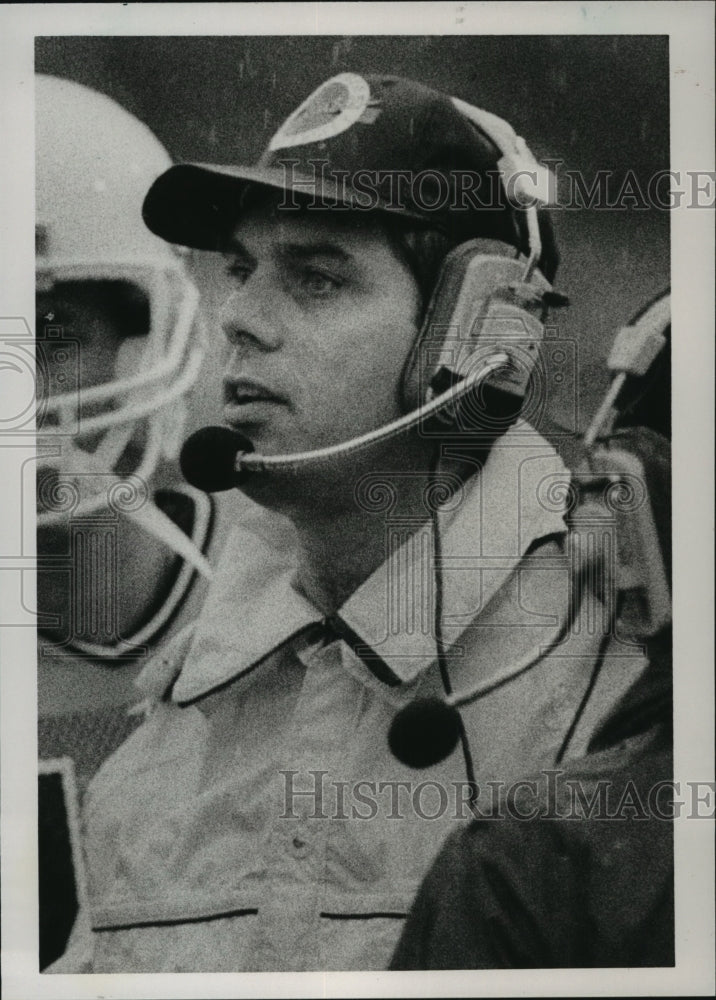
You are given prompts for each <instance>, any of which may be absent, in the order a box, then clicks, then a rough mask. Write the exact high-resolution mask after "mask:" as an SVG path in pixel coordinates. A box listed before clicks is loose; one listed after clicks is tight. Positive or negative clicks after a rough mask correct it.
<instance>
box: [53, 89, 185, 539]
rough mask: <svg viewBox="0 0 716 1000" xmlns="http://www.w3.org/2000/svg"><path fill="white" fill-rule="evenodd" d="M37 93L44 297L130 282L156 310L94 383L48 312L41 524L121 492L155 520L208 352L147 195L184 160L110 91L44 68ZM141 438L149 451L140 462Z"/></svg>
mask: <svg viewBox="0 0 716 1000" xmlns="http://www.w3.org/2000/svg"><path fill="white" fill-rule="evenodd" d="M35 96H36V140H37V145H36V150H37V153H36V161H37V162H36V189H37V190H36V220H37V228H36V253H37V258H36V260H37V283H38V293H40V294H42V293H52V291H53V289H57V288H58V287H59V288H61V287H62V284H63V283H65V282H72V283H77V282H80V283H84V282H88V283H89V282H97V281H111V282H123V283H129V285H130V286H134V287H135V288H136V289H138V290H139V292H140V294H141V295H143V296H144V300H143V301H146V304H147V305H148V315H149V321H148V328H147V329H144V330H141V331H138V333H139V334H141V335H136V336H127V337H126V338H125V339H123V340H122V341H121V346H119V347H118V349H117V350H116V351H114V352H113V354H112V356H111V357H108V358H107V362H106V370H104V368H103V364H102V363H100V366H99V378H98V377H97V373H96V372H95V377H94V378H93V379H92V380H91V384H90V385H89V386H87V385H85V386H84V387H83V385H82V384H81V377H80V375H79V371H80V368H79V364H78V346H77V343H74V344H72V343H68V342H66V338H65V339H63V330H62V328H61V326H59V325H56V326H53V319H54V318H55V317H54V316H53V313H52V311H48V313H47V315H45V316H42V317H41V319H39V320H38V324H37V325H38V328H37V330H36V340H37V345H38V350H37V386H38V391H37V397H38V434H39V435H40V437H39V440H38V465H39V469H40V473H39V476H38V526H40V527H41V526H43V525H44V524H50V523H54V522H56V521H57V520H59V519H62V518H66V517H67V516H68V515H69V514H71V515H72V516H78V515H79V516H81V515H85V514H87V513H91V512H92V511H94V510H97V509H99V508H101V507H104V506H112V505H115V504H116V503H117V501H119V508H118V509H123V510H125V511H126V512H129V513H135V514H136V515H137V519H138V520H140V519H143V520H144V521H145V522H148V519H149V520H151V518H152V517H154V515H153V514H152V515H148V514H147V510H146V508H148V507H150V508H151V507H153V504H152V503H151V499H150V498H148V497H147V492H148V491H147V490H146V483H147V481H148V480H149V478H150V477H151V475H152V473H153V472H154V469H155V468H156V466H157V463H158V462H159V461H160V459H161V458H162V457H165V456H166V457H174V456H175V455H176V453H177V451H178V447H179V444H180V441H181V435H182V424H183V419H182V418H183V415H184V412H185V409H186V405H185V401H184V397H185V395H186V393H187V392H188V390H189V389H190V387H191V386H192V384H193V383H194V381H195V380H196V378H197V375H198V374H199V370H200V367H201V362H202V358H203V352H204V344H203V340H204V338H203V336H202V331H201V324H200V319H199V315H198V313H197V305H198V298H199V296H198V292H197V289H196V288H195V286H194V285H193V283H192V282H191V281H190V280H189V278H188V276H187V273H186V270H185V266H184V263H183V261H182V258H181V256H180V253H181V252H180V251H178V250H174V249H173V248H172V247H170V246H169V245H168V244H167V243H166V242H164V241H163V240H161V239H158V238H157V237H156V236H154V235H152V233H150V232H149V230H148V229H147V228H146V227H145V225H144V223H143V221H142V202H143V200H144V196H145V194H146V192H147V191H148V189H149V187H150V185H151V184H152V182H153V181H154V180H155V179H156V177H157V176H159V174H161V173H163V172H164V171H165V170H166V169H167V168H168V167H169V166H170V165H171V160H170V158H169V155H168V154H167V152H166V150H165V149H164V147H163V146H162V145H161V143H160V142H159V141H158V140H157V139H156V137H155V136H154V135H153V133H152V132H150V130H149V129H148V128H147V127H146V126H145V125H143V124H142V123H141V122H140V121H138V120H137V119H136V118H135V117H133V116H132V115H131V114H129V112H127V111H125V110H124V109H123V108H122V107H120V106H119V105H118V104H117V103H115V101H113V100H111V99H110V98H108V97H106V96H104V95H103V94H99V93H97V92H95V91H93V90H90V89H89V88H87V87H84V86H81V85H80V84H78V83H74V82H70V81H69V80H62V79H59V78H56V77H52V76H42V75H37V76H36V78H35ZM75 287H76V286H75ZM95 287H99V286H95ZM63 364H64V365H65V366H66V367H67V371H66V372H64V373H63V372H62V365H63ZM65 387H67V388H65ZM131 441H134V443H135V446H136V442H137V441H139V442H140V447H139V448H137V447H135V448H134V449H133V456H134V457H133V458H132V459H131V461H130V460H129V459H128V456H127V446H128V444H129V443H130V442H131ZM137 455H138V456H139V457H137ZM120 470H121V471H120ZM43 472H44V473H46V474H45V475H44V476H43ZM47 473H49V474H47ZM135 494H136V496H135ZM148 499H149V503H148V504H147V500H148ZM142 507H144V508H145V512H144V514H141V515H140V513H139V508H142ZM154 520H155V521H156V518H154ZM148 530H151V528H149V527H148Z"/></svg>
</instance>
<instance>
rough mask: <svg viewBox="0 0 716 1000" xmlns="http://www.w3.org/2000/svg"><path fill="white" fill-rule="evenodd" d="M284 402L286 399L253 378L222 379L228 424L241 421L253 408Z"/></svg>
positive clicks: (225, 414)
mask: <svg viewBox="0 0 716 1000" xmlns="http://www.w3.org/2000/svg"><path fill="white" fill-rule="evenodd" d="M270 404H274V405H277V404H283V405H285V404H286V399H285V398H284V397H283V396H280V395H279V394H278V393H276V392H273V391H272V390H271V389H269V388H268V386H265V385H263V384H262V383H261V382H255V381H253V379H243V378H242V379H225V380H224V417H225V419H226V421H227V423H229V424H233V423H236V422H243V421H245V420H246V419H247V417H249V415H250V413H251V411H252V410H254V409H258V408H260V407H261V408H263V407H265V406H267V405H270Z"/></svg>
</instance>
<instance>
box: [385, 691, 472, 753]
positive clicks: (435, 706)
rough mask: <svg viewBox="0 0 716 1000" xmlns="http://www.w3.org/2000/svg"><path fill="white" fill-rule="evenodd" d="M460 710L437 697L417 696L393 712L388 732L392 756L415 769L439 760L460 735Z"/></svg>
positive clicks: (454, 745)
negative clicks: (417, 697)
mask: <svg viewBox="0 0 716 1000" xmlns="http://www.w3.org/2000/svg"><path fill="white" fill-rule="evenodd" d="M460 725H461V724H460V713H459V712H458V710H457V709H456V708H454V707H453V706H452V705H448V704H447V703H446V702H444V701H442V700H441V699H440V698H419V699H417V700H416V701H414V702H411V703H410V704H409V705H406V707H405V708H403V709H401V710H400V712H398V714H397V715H396V716H395V718H394V719H393V722H392V724H391V727H390V731H389V733H388V745H389V746H390V749H391V752H392V754H393V756H394V757H397V759H398V760H399V761H400V762H401V763H403V764H407V766H408V767H414V768H416V769H418V768H423V767H430V766H431V765H433V764H439V763H440V761H441V760H445V758H446V757H449V756H450V754H451V753H452V752H453V750H454V749H455V747H456V746H457V744H458V741H459V739H460Z"/></svg>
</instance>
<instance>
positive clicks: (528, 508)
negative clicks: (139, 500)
mask: <svg viewBox="0 0 716 1000" xmlns="http://www.w3.org/2000/svg"><path fill="white" fill-rule="evenodd" d="M568 482H569V473H568V471H567V469H566V467H565V466H564V463H563V462H562V460H561V459H560V458H559V456H558V455H557V453H556V451H555V449H554V448H553V447H552V446H551V445H550V444H548V442H547V441H545V440H544V438H542V437H541V436H540V435H539V434H538V433H537V431H535V430H534V429H533V428H532V427H530V426H529V425H528V424H526V423H523V422H518V423H517V424H516V425H515V426H513V427H511V428H510V429H509V430H508V431H507V432H506V433H505V434H504V435H503V436H502V438H500V440H499V441H498V442H497V443H496V444H495V445H494V446H493V447H492V449H491V451H490V454H489V456H488V459H487V461H486V462H485V465H484V468H483V469H482V471H481V472H480V474H479V475H476V476H473V477H472V478H471V479H470V480H468V482H467V483H466V484H465V486H464V488H463V490H462V492H461V493H458V494H456V495H455V497H453V498H452V500H450V501H449V502H448V503H447V504H445V505H444V507H443V508H441V509H440V513H439V515H438V516H439V523H440V540H441V550H442V559H441V566H442V581H443V584H442V589H443V619H442V620H443V634H444V639H445V642H446V643H447V645H448V646H449V645H452V644H453V643H455V642H456V641H457V639H458V638H459V636H460V635H461V634H462V632H463V631H464V629H465V628H466V627H467V626H468V625H469V624H470V622H471V621H473V620H474V618H475V617H476V615H477V614H478V613H479V611H480V609H481V608H483V607H484V606H485V605H486V604H487V602H488V601H489V600H490V598H491V597H492V596H493V595H494V594H495V593H496V592H497V591H498V590H499V588H500V587H501V586H502V584H503V583H504V582H505V581H506V580H507V578H508V577H509V576H510V575H511V573H512V572H513V570H514V569H515V567H516V565H517V564H518V563H519V561H520V559H521V558H522V556H523V555H524V554H525V552H526V551H527V550H528V548H529V547H530V546H531V545H533V544H534V543H535V541H537V540H539V539H540V538H543V537H545V536H546V535H553V534H555V533H563V532H564V531H565V530H566V527H565V522H564V514H565V510H566V505H565V504H566V495H567V490H566V489H565V488H556V487H564V486H566V484H567V483H568ZM432 530H433V527H432V524H431V522H430V521H427V522H426V523H425V524H424V525H423V526H422V527H420V528H419V529H418V530H417V531H415V528H414V526H412V527H411V526H410V525H406V524H405V523H401V522H399V521H397V520H396V522H395V523H394V524H393V523H391V521H390V518H389V517H386V545H387V550H386V551H388V552H389V555H388V558H387V559H386V560H385V562H384V563H383V564H382V565H381V566H379V567H378V569H377V570H376V571H375V572H374V573H373V574H372V575H371V576H370V577H369V578H368V579H367V580H366V581H365V582H364V583H363V584H362V585H361V586H360V587H359V588H358V589H357V590H356V591H355V593H354V594H353V595H352V596H351V597H350V598H349V599H348V600H347V601H346V602H345V604H344V605H343V607H342V608H341V609H340V610H339V612H338V614H337V615H336V616H334V617H333V619H331V620H330V623H331V624H332V625H333V627H334V630H335V631H336V632H337V633H338V634H339V635H340V636H341V637H342V638H344V639H345V641H346V642H347V643H348V645H350V646H351V648H352V649H353V652H354V653H355V654H356V655H358V656H359V657H360V658H361V659H363V660H364V661H365V662H366V663H367V664H368V666H369V667H370V666H371V661H372V672H373V674H375V675H376V676H377V677H378V678H380V680H382V681H384V682H386V683H387V684H388V685H396V684H411V683H412V682H413V681H415V680H416V678H418V677H419V675H420V674H422V673H423V672H424V671H425V669H426V668H427V667H428V666H429V665H430V664H431V663H432V662H433V661H434V660H435V657H436V647H435V638H434V636H435V632H434V600H435V593H434V569H435V567H434V560H433V540H432ZM295 568H296V557H295V539H294V536H293V529H292V526H291V525H290V524H289V523H288V522H287V521H286V520H285V519H284V518H280V517H278V516H276V515H273V514H270V513H268V512H264V511H261V512H259V513H257V514H256V515H255V516H252V517H251V518H249V523H248V524H242V525H241V527H240V528H239V529H237V530H236V531H235V532H234V533H233V534H232V536H231V537H230V538H229V540H228V543H227V545H226V547H225V549H224V551H223V553H222V557H221V560H220V563H219V566H218V567H217V573H216V576H215V578H214V581H213V583H212V587H211V589H210V591H209V595H208V598H207V601H206V603H205V605H204V608H203V609H202V612H201V614H200V616H199V620H198V622H197V628H196V631H195V634H194V639H193V642H192V644H191V646H190V648H189V650H188V654H187V656H186V659H185V661H184V664H183V666H182V669H181V671H180V674H179V677H178V679H177V682H176V684H175V685H174V688H173V691H172V698H173V700H174V701H178V702H188V701H192V700H194V699H196V698H199V697H202V696H203V695H205V694H207V693H208V692H209V691H211V690H213V689H214V688H216V687H219V686H221V685H223V684H226V683H228V682H229V681H232V680H234V679H235V678H238V677H239V676H241V675H244V674H246V673H248V672H249V671H251V670H252V669H253V668H254V667H255V666H257V665H258V664H259V663H260V661H261V660H263V659H264V658H265V657H266V656H268V655H269V654H270V653H272V652H273V651H275V650H276V649H278V648H279V647H280V646H282V645H283V644H284V643H286V642H288V641H289V640H291V639H292V638H293V637H295V636H297V635H298V634H299V633H302V632H304V631H305V630H306V629H307V628H308V626H310V625H312V624H315V623H316V622H320V621H322V615H321V613H320V612H319V611H318V610H317V609H316V608H315V607H313V605H312V604H311V603H310V602H309V601H308V600H307V599H306V598H305V597H303V596H302V595H301V594H300V593H298V592H297V591H296V590H295V589H294V588H293V586H292V585H291V580H292V577H293V575H294V572H295Z"/></svg>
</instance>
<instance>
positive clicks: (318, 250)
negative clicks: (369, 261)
mask: <svg viewBox="0 0 716 1000" xmlns="http://www.w3.org/2000/svg"><path fill="white" fill-rule="evenodd" d="M280 253H281V255H282V256H285V257H293V258H296V259H298V260H307V259H310V258H311V257H333V258H334V259H336V260H340V261H345V262H346V263H347V262H348V261H352V260H353V254H351V253H349V252H348V251H347V250H344V249H343V247H340V246H338V244H337V243H330V242H329V243H283V244H282V245H281V247H280Z"/></svg>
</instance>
